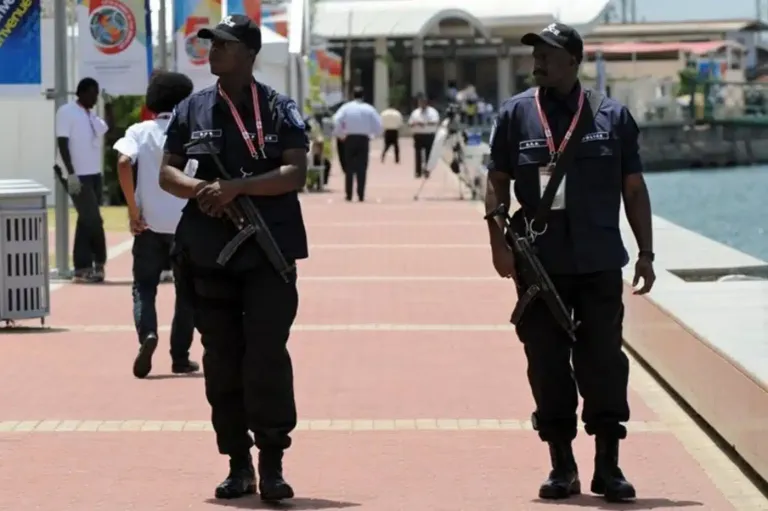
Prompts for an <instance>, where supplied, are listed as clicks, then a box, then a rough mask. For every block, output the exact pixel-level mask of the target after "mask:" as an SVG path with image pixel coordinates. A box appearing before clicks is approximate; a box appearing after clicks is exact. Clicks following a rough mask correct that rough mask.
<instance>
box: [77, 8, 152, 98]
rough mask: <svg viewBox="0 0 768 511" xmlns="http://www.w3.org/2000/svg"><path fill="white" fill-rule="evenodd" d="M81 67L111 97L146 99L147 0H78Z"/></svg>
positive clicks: (147, 73) (84, 73) (82, 73)
mask: <svg viewBox="0 0 768 511" xmlns="http://www.w3.org/2000/svg"><path fill="white" fill-rule="evenodd" d="M77 27H78V34H80V36H79V37H78V41H79V44H78V47H79V52H78V55H77V56H78V61H79V62H78V64H79V71H80V72H79V75H80V77H82V78H85V77H91V78H95V79H96V81H98V82H99V85H100V86H101V88H102V89H103V90H104V91H106V92H107V93H108V94H110V95H113V96H117V95H134V96H139V95H144V93H145V92H146V89H147V82H148V80H149V62H148V60H149V59H148V57H147V39H148V35H149V34H148V31H147V26H146V9H145V0H122V1H121V0H78V4H77Z"/></svg>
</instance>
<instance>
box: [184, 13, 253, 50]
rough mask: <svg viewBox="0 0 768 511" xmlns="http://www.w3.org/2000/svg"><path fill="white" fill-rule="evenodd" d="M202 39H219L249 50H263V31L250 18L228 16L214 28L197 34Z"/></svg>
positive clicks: (203, 29) (242, 15)
mask: <svg viewBox="0 0 768 511" xmlns="http://www.w3.org/2000/svg"><path fill="white" fill-rule="evenodd" d="M197 37H199V38H200V39H218V40H221V41H234V42H238V43H243V44H244V45H245V46H247V47H248V48H250V49H252V50H255V51H257V52H258V51H259V50H261V29H260V28H259V26H258V25H257V24H256V22H255V21H253V20H252V19H251V18H249V17H248V16H245V15H244V14H232V15H230V16H226V17H225V18H224V19H223V20H221V23H219V24H218V25H216V26H215V27H214V28H202V29H200V30H199V31H198V32H197Z"/></svg>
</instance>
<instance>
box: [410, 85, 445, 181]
mask: <svg viewBox="0 0 768 511" xmlns="http://www.w3.org/2000/svg"><path fill="white" fill-rule="evenodd" d="M417 99H418V102H419V106H418V107H417V108H416V109H415V110H414V111H413V112H411V116H410V118H409V119H408V126H410V127H411V133H412V134H413V147H414V149H415V150H416V169H415V174H416V178H420V177H421V176H422V174H425V177H429V176H428V175H427V174H426V172H428V171H424V170H423V168H424V166H425V165H426V163H427V161H429V153H430V152H431V151H432V144H434V143H435V133H437V128H438V127H439V125H440V114H439V113H437V110H435V108H434V107H431V106H429V103H428V102H427V98H426V96H424V95H423V94H419V95H418V96H417Z"/></svg>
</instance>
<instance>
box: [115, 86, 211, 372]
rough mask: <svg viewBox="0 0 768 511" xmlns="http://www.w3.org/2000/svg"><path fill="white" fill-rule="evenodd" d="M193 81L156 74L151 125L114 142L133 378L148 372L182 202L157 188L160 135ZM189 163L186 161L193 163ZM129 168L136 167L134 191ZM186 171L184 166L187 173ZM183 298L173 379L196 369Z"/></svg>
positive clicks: (180, 296)
mask: <svg viewBox="0 0 768 511" xmlns="http://www.w3.org/2000/svg"><path fill="white" fill-rule="evenodd" d="M193 88H194V87H193V84H192V81H191V80H190V79H189V78H188V77H187V76H186V75H183V74H180V73H168V72H159V73H156V74H155V75H153V77H152V79H151V81H150V83H149V87H148V88H147V108H148V109H149V110H150V111H151V112H153V113H154V114H156V117H155V119H153V120H150V121H144V122H140V123H138V124H134V125H133V126H131V127H130V128H128V130H127V131H126V132H125V136H124V137H123V138H121V139H120V140H118V141H117V142H116V143H115V145H114V149H115V150H116V151H117V152H118V155H119V156H118V163H117V165H118V177H119V180H120V187H121V188H122V190H123V194H124V195H125V200H126V202H127V204H128V215H129V221H130V227H131V232H132V233H133V235H134V239H133V316H134V322H135V324H136V332H137V333H138V335H139V353H138V355H137V356H136V360H135V361H134V363H133V375H134V376H135V377H137V378H144V377H146V376H147V375H148V374H149V372H150V371H151V370H152V354H153V353H154V351H155V348H157V341H158V326H157V310H156V308H155V296H156V295H157V287H158V285H159V283H160V278H161V274H162V272H163V270H164V269H165V266H166V261H168V258H169V257H170V253H171V246H172V245H173V237H174V233H175V232H176V226H177V224H178V223H179V220H180V219H181V212H182V209H183V208H184V206H185V205H186V203H187V201H186V200H184V199H179V198H177V197H174V196H173V195H171V194H169V193H167V192H165V191H163V190H162V189H161V188H160V165H161V162H162V159H163V146H164V144H165V130H166V127H167V126H168V123H169V121H170V119H171V117H172V114H171V112H172V111H173V110H174V108H175V107H176V105H178V104H179V103H180V102H181V101H182V100H183V99H185V98H186V97H187V96H189V95H190V94H192V90H193ZM192 161H193V160H190V163H192ZM134 165H135V166H136V167H137V171H136V176H135V177H136V179H135V185H134V169H133V167H134ZM189 169H190V167H189V166H188V170H189ZM184 296H185V294H184V293H183V292H180V290H179V289H177V290H176V304H175V309H174V314H173V322H172V323H171V337H170V344H171V360H172V365H171V370H172V371H173V373H175V374H185V373H193V372H196V371H198V370H199V369H200V366H199V365H198V364H197V362H193V361H191V360H190V359H189V348H190V346H191V345H192V337H193V334H194V321H193V316H192V309H191V306H190V304H188V303H186V301H185V299H184Z"/></svg>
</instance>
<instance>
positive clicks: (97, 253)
mask: <svg viewBox="0 0 768 511" xmlns="http://www.w3.org/2000/svg"><path fill="white" fill-rule="evenodd" d="M79 177H80V183H81V185H82V186H81V188H80V193H78V194H77V195H72V203H73V204H74V206H75V209H76V210H77V224H76V225H75V244H74V247H73V249H72V263H73V264H74V266H75V271H82V270H90V269H92V268H93V266H94V265H96V266H104V263H106V261H107V240H106V236H105V235H104V221H103V219H102V218H101V211H100V210H99V208H100V207H101V201H102V196H103V194H104V190H103V185H102V179H101V174H91V175H88V176H79Z"/></svg>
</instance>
